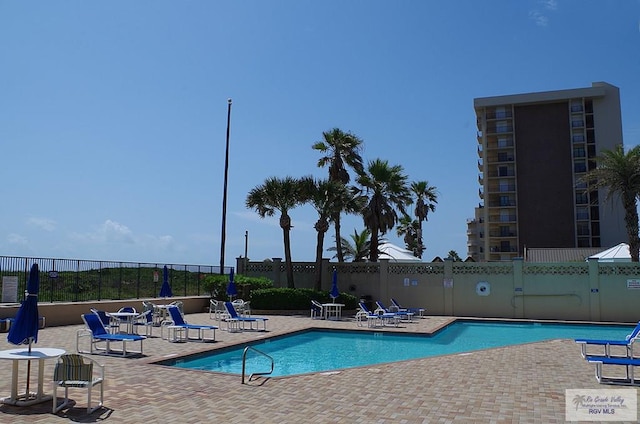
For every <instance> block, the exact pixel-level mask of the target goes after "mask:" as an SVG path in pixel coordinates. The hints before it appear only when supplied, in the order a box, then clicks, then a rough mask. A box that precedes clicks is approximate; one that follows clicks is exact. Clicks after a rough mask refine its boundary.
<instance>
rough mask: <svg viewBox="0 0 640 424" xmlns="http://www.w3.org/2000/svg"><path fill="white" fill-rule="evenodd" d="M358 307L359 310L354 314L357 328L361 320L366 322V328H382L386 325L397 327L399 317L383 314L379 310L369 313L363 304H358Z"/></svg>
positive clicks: (388, 313) (387, 313)
mask: <svg viewBox="0 0 640 424" xmlns="http://www.w3.org/2000/svg"><path fill="white" fill-rule="evenodd" d="M358 305H359V306H360V310H359V311H358V312H357V313H356V322H357V323H358V325H359V326H361V325H362V322H363V320H367V326H368V327H376V326H378V325H380V326H384V325H386V324H393V325H395V326H396V327H397V326H398V322H399V321H400V317H399V315H397V314H394V313H390V312H385V311H384V310H382V309H380V308H378V309H376V310H375V311H374V312H371V310H369V308H367V305H365V304H364V303H363V302H360V303H358Z"/></svg>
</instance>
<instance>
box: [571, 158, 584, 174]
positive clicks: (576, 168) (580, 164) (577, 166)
mask: <svg viewBox="0 0 640 424" xmlns="http://www.w3.org/2000/svg"><path fill="white" fill-rule="evenodd" d="M573 172H575V173H582V172H587V164H586V162H585V161H583V160H580V161H576V162H575V163H574V164H573Z"/></svg>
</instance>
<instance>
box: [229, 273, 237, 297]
mask: <svg viewBox="0 0 640 424" xmlns="http://www.w3.org/2000/svg"><path fill="white" fill-rule="evenodd" d="M227 295H229V298H230V299H231V300H233V297H234V296H237V295H238V288H237V287H236V283H235V281H233V269H231V272H230V273H229V284H227Z"/></svg>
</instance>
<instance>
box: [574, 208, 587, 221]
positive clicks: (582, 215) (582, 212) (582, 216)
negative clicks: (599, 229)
mask: <svg viewBox="0 0 640 424" xmlns="http://www.w3.org/2000/svg"><path fill="white" fill-rule="evenodd" d="M576 219H578V220H588V219H589V209H588V208H577V209H576Z"/></svg>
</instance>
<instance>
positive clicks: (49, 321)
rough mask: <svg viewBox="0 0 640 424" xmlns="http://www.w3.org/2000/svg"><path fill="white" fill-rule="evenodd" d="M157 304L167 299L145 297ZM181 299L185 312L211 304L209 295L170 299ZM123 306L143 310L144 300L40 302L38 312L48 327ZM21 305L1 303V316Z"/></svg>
mask: <svg viewBox="0 0 640 424" xmlns="http://www.w3.org/2000/svg"><path fill="white" fill-rule="evenodd" d="M145 300H150V301H151V302H153V303H156V304H165V303H168V302H169V301H168V300H167V299H161V298H158V299H145ZM176 300H180V301H182V302H183V308H184V311H185V313H196V312H203V311H204V310H205V308H207V307H208V306H209V297H208V296H197V297H172V298H171V300H170V301H176ZM123 306H133V307H134V308H136V310H137V311H143V310H144V309H143V307H142V300H135V299H133V300H104V301H100V302H98V301H95V302H56V303H39V304H38V312H39V314H40V316H43V317H45V320H46V326H47V327H55V326H58V325H72V324H82V318H81V317H80V316H81V315H82V314H86V313H89V312H91V308H97V309H102V310H105V311H107V312H115V311H117V310H118V309H120V308H122V307H123ZM19 307H20V305H19V304H11V305H8V304H0V318H11V317H15V316H16V312H17V311H18V308H19Z"/></svg>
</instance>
